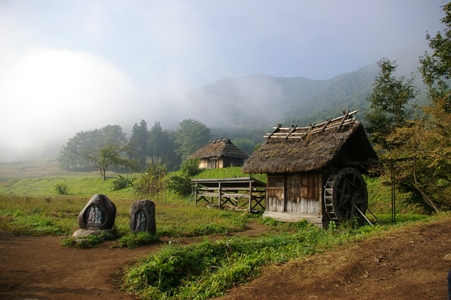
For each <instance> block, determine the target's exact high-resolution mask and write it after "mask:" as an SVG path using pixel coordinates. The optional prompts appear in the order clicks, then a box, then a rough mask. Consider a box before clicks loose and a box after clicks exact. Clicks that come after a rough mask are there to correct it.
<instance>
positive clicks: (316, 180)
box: [266, 172, 322, 214]
mask: <svg viewBox="0 0 451 300" xmlns="http://www.w3.org/2000/svg"><path fill="white" fill-rule="evenodd" d="M267 194H268V198H267V204H266V211H273V212H296V213H304V214H318V213H319V214H321V211H322V210H321V207H320V206H321V195H322V193H321V174H320V173H318V172H310V173H288V174H285V175H279V174H278V175H270V174H268V190H267Z"/></svg>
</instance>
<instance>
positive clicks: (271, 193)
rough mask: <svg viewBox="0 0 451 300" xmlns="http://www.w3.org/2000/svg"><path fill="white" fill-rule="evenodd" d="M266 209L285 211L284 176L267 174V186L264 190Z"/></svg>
mask: <svg viewBox="0 0 451 300" xmlns="http://www.w3.org/2000/svg"><path fill="white" fill-rule="evenodd" d="M266 194H267V201H266V211H276V212H282V211H285V208H284V207H285V205H284V176H283V175H269V174H268V188H267V191H266Z"/></svg>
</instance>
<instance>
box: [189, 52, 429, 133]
mask: <svg viewBox="0 0 451 300" xmlns="http://www.w3.org/2000/svg"><path fill="white" fill-rule="evenodd" d="M425 49H426V48H425V45H424V43H418V44H415V45H412V46H411V47H408V48H406V49H404V50H402V51H400V52H399V53H396V54H394V55H393V56H392V57H388V59H390V60H395V61H396V63H397V64H398V66H399V67H398V70H399V72H398V74H397V76H405V77H406V78H409V77H411V75H412V72H416V71H417V68H418V65H419V63H418V57H419V56H420V55H422V54H423V53H424V51H425ZM381 59H382V58H381ZM321 67H323V68H327V66H321ZM378 72H379V68H378V66H377V62H374V63H373V64H371V65H368V66H365V67H362V68H360V69H358V70H356V71H354V72H350V73H346V74H342V75H339V76H336V77H334V78H331V79H328V80H311V79H306V78H302V77H294V78H286V77H271V76H267V75H251V76H243V77H233V78H224V79H221V80H218V81H216V82H214V83H211V84H209V85H206V86H203V87H201V88H197V89H195V90H192V91H190V92H189V98H190V101H191V102H192V104H193V105H194V106H195V107H197V108H198V115H197V116H196V119H198V120H200V121H201V122H203V123H205V124H207V125H208V126H209V127H211V128H213V132H214V133H215V134H217V135H219V134H223V135H227V136H229V137H230V136H232V137H233V136H238V134H237V132H236V131H237V130H238V131H239V132H240V133H241V134H240V135H241V136H242V135H243V134H244V131H249V132H252V133H255V131H259V132H267V131H268V130H271V128H272V126H274V125H277V124H278V123H282V124H284V125H287V126H289V125H291V124H295V125H299V126H304V125H307V124H309V123H313V122H319V121H324V120H325V119H327V118H330V117H335V116H338V115H340V114H341V113H342V111H343V110H347V109H359V110H361V111H362V112H363V111H364V110H365V109H366V107H367V101H366V98H367V97H368V95H369V94H370V93H371V91H372V84H373V82H374V79H375V77H376V75H377V74H378ZM417 77H419V75H417ZM359 117H360V119H362V118H363V113H361V114H359ZM249 135H251V133H249ZM248 137H250V136H248Z"/></svg>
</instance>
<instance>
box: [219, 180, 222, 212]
mask: <svg viewBox="0 0 451 300" xmlns="http://www.w3.org/2000/svg"><path fill="white" fill-rule="evenodd" d="M218 198H219V207H220V208H222V191H221V182H219V183H218Z"/></svg>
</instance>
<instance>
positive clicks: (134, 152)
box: [126, 120, 149, 171]
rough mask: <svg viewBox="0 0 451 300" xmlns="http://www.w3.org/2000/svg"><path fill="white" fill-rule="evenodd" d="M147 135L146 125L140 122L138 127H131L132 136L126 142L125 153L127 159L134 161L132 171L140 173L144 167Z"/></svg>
mask: <svg viewBox="0 0 451 300" xmlns="http://www.w3.org/2000/svg"><path fill="white" fill-rule="evenodd" d="M148 140H149V133H148V131H147V123H146V121H144V120H141V123H140V124H139V125H138V124H136V123H135V125H133V130H132V136H131V137H130V140H129V141H128V144H127V147H126V152H127V154H128V155H129V158H130V159H131V160H132V161H134V162H135V163H134V164H135V166H134V169H135V170H138V171H141V170H143V169H144V168H145V167H146V159H147V153H148V152H149V151H148Z"/></svg>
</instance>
